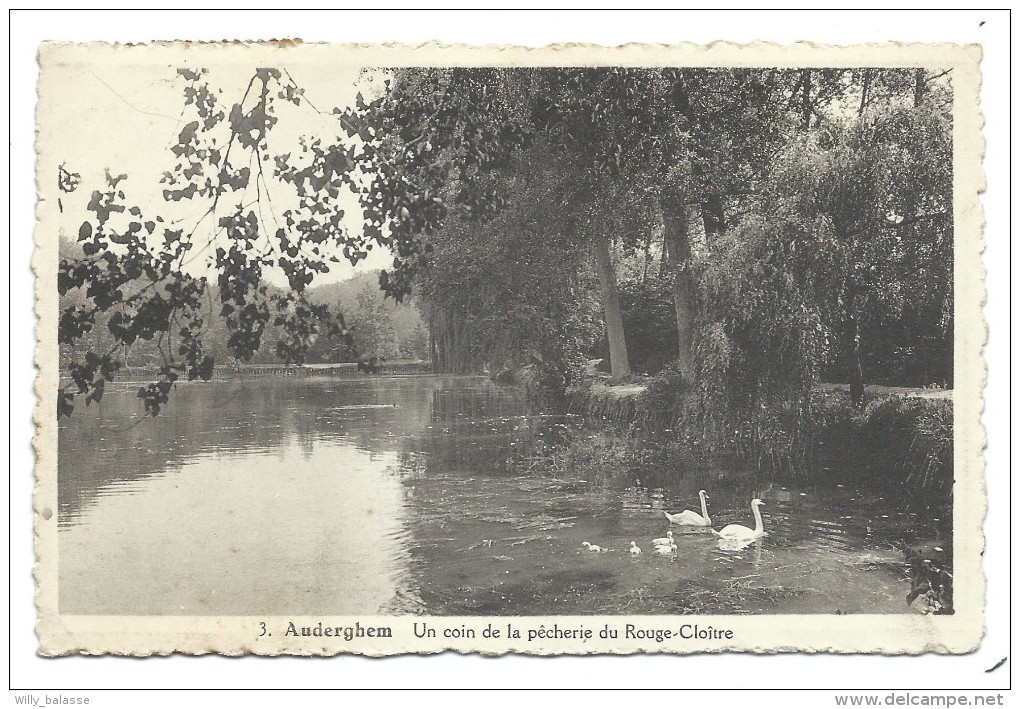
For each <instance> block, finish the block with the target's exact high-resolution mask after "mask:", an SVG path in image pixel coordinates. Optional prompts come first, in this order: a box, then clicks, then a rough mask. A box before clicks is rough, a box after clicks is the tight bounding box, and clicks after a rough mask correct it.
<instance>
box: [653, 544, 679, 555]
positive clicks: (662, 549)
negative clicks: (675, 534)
mask: <svg viewBox="0 0 1020 709" xmlns="http://www.w3.org/2000/svg"><path fill="white" fill-rule="evenodd" d="M655 553H656V554H676V544H673V543H671V544H670V545H669V546H665V545H659V546H657V547H655Z"/></svg>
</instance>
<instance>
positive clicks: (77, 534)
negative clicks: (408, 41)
mask: <svg viewBox="0 0 1020 709" xmlns="http://www.w3.org/2000/svg"><path fill="white" fill-rule="evenodd" d="M712 50H713V51H707V50H704V51H703V50H701V49H699V48H692V47H687V48H667V47H648V48H644V49H642V48H640V47H630V48H621V49H617V50H612V49H606V48H602V49H595V48H588V49H585V48H578V47H573V48H569V47H568V48H561V49H560V50H558V51H545V52H543V51H525V50H519V51H511V50H508V49H502V50H500V49H494V48H484V47H474V48H472V47H458V48H456V50H451V49H450V48H443V47H439V46H419V47H401V46H383V45H362V46H358V47H354V46H343V45H326V44H323V45H316V44H307V45H305V44H302V43H301V42H300V41H286V40H284V41H279V42H266V43H252V44H215V43H213V44H208V45H189V46H188V47H187V49H186V50H185V49H184V46H183V45H178V44H175V43H156V44H152V45H147V46H114V45H110V44H102V43H95V44H70V43H47V44H44V45H42V46H41V47H40V49H39V58H40V79H39V102H40V103H39V109H38V114H37V120H38V137H37V140H38V143H37V145H38V161H37V178H38V185H39V187H38V189H39V203H38V207H37V211H38V218H39V224H40V228H39V230H38V231H37V237H36V238H37V252H36V256H35V262H34V265H35V269H36V273H37V277H38V279H39V281H38V284H39V285H38V290H37V297H38V301H37V305H36V309H37V313H38V316H39V318H40V330H39V338H40V344H39V351H38V353H37V361H38V363H39V367H40V370H39V375H38V381H37V392H38V394H39V397H40V401H39V404H38V406H37V411H36V423H37V425H38V426H39V429H40V435H39V438H38V439H37V443H36V446H37V454H38V463H37V477H38V480H39V483H38V487H37V490H36V497H35V515H36V517H35V525H36V535H37V547H36V549H37V555H38V558H39V568H38V569H37V574H36V578H37V582H38V603H39V609H40V618H39V624H38V633H39V640H40V648H39V652H40V654H43V655H66V654H75V653H85V654H106V653H113V654H127V655H145V654H152V653H159V654H163V653H167V652H182V653H185V654H195V653H204V652H220V653H224V654H235V655H236V654H267V655H279V654H284V655H336V654H348V653H351V654H359V655H370V656H377V655H390V654H398V653H416V652H438V651H443V650H456V651H460V652H465V651H467V652H487V653H492V654H503V653H508V652H510V653H524V654H561V653H566V654H588V653H604V654H614V653H635V652H665V653H681V654H685V653H690V652H721V651H776V650H778V649H786V650H790V649H793V650H804V651H831V652H858V653H860V652H863V653H868V652H900V653H924V652H939V653H960V652H969V651H972V650H973V649H974V648H975V647H977V644H978V642H979V640H980V637H981V634H982V631H983V627H984V623H985V618H984V615H983V601H982V598H983V593H984V576H983V574H982V571H981V559H980V555H981V553H982V543H983V542H982V535H981V524H982V519H983V515H984V509H985V496H984V490H985V488H984V482H983V475H984V468H983V461H982V446H983V434H982V433H981V429H980V424H979V419H978V417H979V414H980V411H981V407H982V398H981V388H982V386H983V383H984V376H985V374H984V367H983V364H982V361H981V351H980V347H981V342H982V341H983V338H984V323H983V320H982V319H981V311H980V307H981V302H982V299H983V293H984V291H983V285H982V273H981V269H980V261H979V254H980V250H981V243H982V219H981V214H980V209H976V208H975V205H977V199H978V192H979V191H980V189H981V188H982V186H983V181H982V180H983V178H982V176H981V174H982V173H981V151H982V150H983V147H982V142H981V137H980V120H979V113H978V108H977V86H978V61H979V58H980V52H979V50H978V49H975V48H974V47H963V46H959V45H956V46H953V45H930V46H925V45H895V46H894V45H888V46H881V47H874V48H871V49H868V50H864V49H863V48H858V49H854V48H848V47H843V48H822V47H811V46H807V45H805V46H801V47H778V46H760V47H753V48H752V47H746V46H745V47H740V46H737V45H732V46H728V47H723V48H719V47H713V48H712Z"/></svg>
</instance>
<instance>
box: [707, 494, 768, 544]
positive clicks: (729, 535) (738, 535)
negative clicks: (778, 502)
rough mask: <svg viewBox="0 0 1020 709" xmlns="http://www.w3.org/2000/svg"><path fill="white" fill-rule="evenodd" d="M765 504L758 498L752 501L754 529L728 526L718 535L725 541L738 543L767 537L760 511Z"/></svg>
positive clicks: (734, 525)
mask: <svg viewBox="0 0 1020 709" xmlns="http://www.w3.org/2000/svg"><path fill="white" fill-rule="evenodd" d="M764 504H765V503H764V502H762V501H761V500H759V499H758V498H757V497H756V498H754V499H753V500H751V512H753V513H754V529H751V528H750V527H745V526H744V525H742V524H727V525H726V526H725V527H723V528H722V529H720V530H719V531H718V532H716V534H718V535H719V536H720V537H722V538H723V539H726V540H730V541H736V542H744V541H753V540H755V539H758V538H759V537H763V536H765V525H764V524H763V523H762V521H761V511H760V510H759V509H758V508H759V507H761V506H762V505H764ZM713 531H714V530H713Z"/></svg>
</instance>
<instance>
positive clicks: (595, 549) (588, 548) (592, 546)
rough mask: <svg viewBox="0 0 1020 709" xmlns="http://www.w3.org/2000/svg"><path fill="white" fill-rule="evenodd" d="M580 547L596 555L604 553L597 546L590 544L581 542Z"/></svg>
mask: <svg viewBox="0 0 1020 709" xmlns="http://www.w3.org/2000/svg"><path fill="white" fill-rule="evenodd" d="M581 546H583V547H585V548H586V549H587V550H588V551H592V552H595V553H596V554H599V553H601V552H604V551H606V550H605V549H603V548H602V547H600V546H599V545H598V544H592V543H591V542H581Z"/></svg>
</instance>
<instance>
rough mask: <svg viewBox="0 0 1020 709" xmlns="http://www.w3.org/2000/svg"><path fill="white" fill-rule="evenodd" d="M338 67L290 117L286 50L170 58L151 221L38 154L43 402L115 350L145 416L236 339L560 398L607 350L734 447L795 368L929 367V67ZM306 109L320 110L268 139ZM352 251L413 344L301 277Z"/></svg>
mask: <svg viewBox="0 0 1020 709" xmlns="http://www.w3.org/2000/svg"><path fill="white" fill-rule="evenodd" d="M366 77H367V78H366V85H367V83H369V82H368V79H371V82H370V83H371V85H372V86H373V87H374V88H373V89H372V90H371V91H370V93H371V94H372V95H371V96H370V97H369V98H368V99H365V98H364V97H362V96H361V95H360V94H359V96H358V100H357V102H356V104H355V105H354V106H351V107H345V108H334V109H332V110H320V109H319V107H317V106H315V105H314V104H312V103H311V102H310V101H309V100H308V99H307V98H306V96H305V91H304V88H303V87H301V86H299V85H298V84H297V83H296V82H295V81H294V80H293V78H292V77H291V76H290V75H289V74H288V73H287V71H286V70H282V69H274V68H262V69H258V70H256V71H255V72H254V73H253V75H252V77H251V80H250V81H249V82H248V84H247V86H246V88H245V89H244V91H243V95H242V96H240V97H239V100H238V101H237V102H236V103H225V102H224V100H223V98H222V94H221V93H220V92H219V91H217V90H215V89H214V88H213V87H212V85H211V84H210V77H209V75H208V73H207V72H206V71H205V70H195V69H181V70H179V71H178V80H179V81H180V82H181V85H182V89H183V96H184V118H183V121H184V123H183V128H182V130H180V132H179V134H178V135H177V138H176V140H175V141H174V142H173V144H172V145H171V146H170V154H169V155H168V167H169V169H168V170H167V171H166V172H165V173H164V175H163V179H162V183H163V191H162V194H163V198H164V203H165V204H164V206H165V209H159V210H156V211H158V212H160V213H158V214H151V215H150V214H148V213H143V209H142V207H141V206H139V205H136V204H134V203H132V200H131V199H130V197H129V193H130V192H129V186H130V179H129V177H128V176H126V175H117V174H115V171H114V173H109V172H108V173H107V180H106V183H105V184H104V185H98V186H96V185H82V184H81V180H80V177H79V176H77V175H75V174H74V173H73V172H71V168H68V167H67V166H64V165H61V166H59V168H57V171H58V176H59V181H60V188H61V190H62V192H63V194H64V195H66V196H68V197H69V196H70V195H72V194H74V193H76V192H78V193H79V194H81V193H80V192H79V190H91V196H90V198H89V199H87V204H86V205H85V207H84V208H85V210H86V214H85V215H84V216H85V218H84V220H83V221H81V222H77V221H74V222H73V224H72V225H71V227H70V229H69V230H73V231H76V232H77V241H76V243H75V244H74V246H73V248H65V249H63V253H62V258H61V262H60V271H59V278H58V287H59V290H60V294H61V298H62V300H61V319H60V328H59V337H60V344H61V348H62V350H61V351H62V354H63V355H64V356H63V361H64V363H65V364H66V367H65V369H64V372H65V374H66V377H65V380H64V382H63V383H62V388H61V390H60V395H59V409H58V410H59V412H60V413H61V414H69V413H70V411H71V409H72V407H73V404H72V402H73V401H74V399H75V397H76V396H79V395H81V396H83V397H84V400H85V401H86V403H88V402H89V401H92V400H97V399H99V398H101V397H102V393H103V386H104V384H105V382H107V381H109V380H110V379H112V378H113V377H114V376H116V373H117V371H118V370H119V369H120V368H121V367H123V366H124V365H125V364H128V365H132V366H133V365H134V361H133V360H137V359H138V358H139V357H142V358H143V359H145V360H146V362H147V363H150V364H154V365H155V369H156V371H157V377H156V380H155V381H153V382H152V383H151V384H150V385H148V386H146V387H142V388H141V389H140V391H139V397H140V398H142V399H143V401H144V404H145V407H146V410H147V411H148V412H150V413H152V414H156V413H157V412H158V411H159V409H160V407H161V406H162V405H164V404H165V403H166V401H167V400H168V396H169V392H170V390H171V388H172V387H173V385H174V383H175V382H176V381H178V380H179V379H182V378H184V379H208V378H210V377H211V376H212V375H213V370H214V365H215V364H216V363H217V362H219V363H222V362H223V361H224V358H233V359H237V360H241V361H251V360H252V359H253V358H256V357H260V356H266V355H264V354H263V355H260V354H258V353H259V352H265V351H266V350H268V351H269V352H271V354H272V356H274V357H276V358H279V359H280V360H282V361H285V362H298V363H300V362H303V361H306V360H308V359H309V358H310V357H311V358H314V359H321V358H337V357H350V356H356V354H357V353H358V352H364V353H366V354H368V352H369V351H371V353H373V354H375V355H377V356H386V357H394V356H401V357H408V356H411V355H417V354H418V353H420V352H421V351H422V350H423V349H425V350H427V352H428V354H429V356H430V358H431V359H432V360H433V364H434V366H435V367H436V368H437V369H438V370H440V371H451V372H467V371H482V370H484V369H486V368H488V369H489V370H490V371H492V370H497V369H502V368H503V367H507V366H522V365H534V366H535V367H536V368H537V369H538V371H539V372H540V378H541V379H542V380H543V383H544V385H545V386H546V387H547V388H552V389H560V390H562V389H565V388H566V387H567V386H568V385H569V384H570V383H572V382H573V381H575V380H576V378H577V376H578V374H579V372H581V370H582V364H583V362H584V360H585V359H586V358H588V357H593V356H599V355H604V354H605V352H606V351H608V354H609V358H608V359H609V360H610V364H611V368H612V373H613V375H614V377H615V378H616V379H618V380H621V379H625V378H626V377H627V376H629V374H630V371H631V367H632V366H633V367H634V368H635V369H638V370H640V371H645V372H651V371H655V370H658V369H660V368H662V367H664V366H667V365H669V367H670V371H671V372H672V373H673V376H672V379H671V381H674V382H675V385H676V388H677V391H678V392H683V393H685V394H694V395H695V396H696V398H697V400H698V406H699V407H700V412H701V413H700V420H701V424H702V426H704V427H706V428H708V427H711V428H718V429H719V430H733V428H734V426H736V427H737V428H738V429H739V427H740V426H747V427H749V430H750V433H749V434H748V435H749V436H750V437H751V438H752V439H756V438H761V437H764V436H768V435H772V433H774V432H775V431H776V430H780V429H781V430H784V431H785V430H787V429H789V428H791V427H793V428H796V427H798V426H800V425H801V422H803V421H804V420H806V418H807V417H809V416H810V415H811V411H810V396H809V393H810V391H811V388H812V387H813V386H815V385H816V384H817V383H818V382H819V381H820V380H822V379H837V380H840V381H844V382H847V383H849V384H850V389H851V395H852V398H853V400H854V402H855V404H857V405H861V404H862V403H863V400H864V388H863V387H864V383H865V382H866V381H879V380H881V381H887V382H890V381H891V382H894V383H909V384H929V383H933V382H938V383H943V384H951V379H952V347H951V343H952V326H953V325H952V272H953V259H952V244H953V231H952V210H951V206H952V144H951V138H950V136H951V127H952V125H951V119H950V109H951V100H952V93H951V83H950V81H951V75H949V74H948V72H932V71H928V70H924V69H849V68H848V69H806V68H791V69H775V68H766V69H757V68H744V69H698V68H684V69H678V68H656V69H628V68H620V67H605V68H543V69H536V68H507V67H505V68H454V69H450V68H427V69H422V68H401V69H394V70H376V71H372V72H368V73H367V74H366ZM307 115H315V116H316V117H317V118H321V117H328V119H329V120H330V121H331V125H332V126H333V128H332V130H328V131H325V132H321V131H320V133H319V134H317V135H311V136H307V137H304V138H301V139H300V140H299V141H298V142H297V143H296V144H283V143H282V142H281V141H279V140H278V139H277V138H276V137H275V134H274V133H273V129H274V127H275V126H276V125H277V124H278V123H279V122H281V121H295V122H298V123H300V121H301V118H302V116H307ZM184 207H187V208H188V209H184ZM61 208H62V209H63V205H61ZM189 209H190V211H188V210H189ZM182 210H183V211H182ZM182 214H183V215H184V216H183V217H182ZM189 215H190V216H189ZM69 218H73V217H69ZM378 248H383V249H388V250H389V251H390V253H392V256H393V263H392V267H391V268H388V269H386V270H384V271H382V272H381V273H380V274H379V286H380V288H381V290H382V291H383V292H385V293H386V294H388V295H390V296H392V297H394V298H395V299H396V300H398V301H401V300H406V299H407V298H408V296H409V295H410V294H411V293H412V291H414V292H415V298H416V303H417V306H418V308H419V309H420V310H421V311H422V313H423V317H424V320H423V323H425V324H427V327H428V332H427V333H426V332H424V326H423V329H422V331H421V332H417V333H416V334H415V336H414V338H413V339H415V340H416V341H417V342H410V341H409V340H408V339H407V338H404V339H402V338H400V337H398V336H397V335H396V331H395V329H394V325H393V321H392V316H393V312H392V311H391V310H388V309H387V307H386V306H384V305H383V304H382V303H381V301H380V300H378V298H376V297H374V296H373V295H372V294H371V293H370V292H369V291H365V290H363V292H360V293H359V294H358V295H357V298H356V302H355V303H354V304H353V306H352V305H351V304H350V302H349V301H348V303H345V304H343V308H342V310H343V311H344V314H345V315H346V318H345V317H343V316H341V315H339V314H338V313H337V312H335V308H334V306H336V305H337V302H336V300H334V299H329V298H325V299H324V298H317V297H315V296H314V295H313V293H314V290H313V284H314V282H315V279H316V277H317V276H319V275H321V274H324V273H328V272H329V271H330V268H331V266H332V265H334V264H337V263H340V262H342V261H347V262H350V263H357V262H359V261H361V260H362V259H364V258H366V257H367V255H368V254H369V252H370V251H371V250H373V249H378ZM635 259H637V261H635ZM635 262H640V263H641V264H642V266H641V272H640V275H639V276H638V275H636V274H635V272H634V271H633V268H632V267H633V264H634V263H635ZM628 269H630V270H628ZM274 279H276V281H275V282H276V283H278V284H279V286H283V287H274V286H273V285H272V283H273V282H274ZM284 284H285V285H284ZM355 320H360V324H359V323H358V322H355ZM426 340H427V345H426V342H425V341H426ZM267 344H269V345H270V346H269V347H266V345H267ZM143 355H144V357H143ZM770 432H771V433H770Z"/></svg>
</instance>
